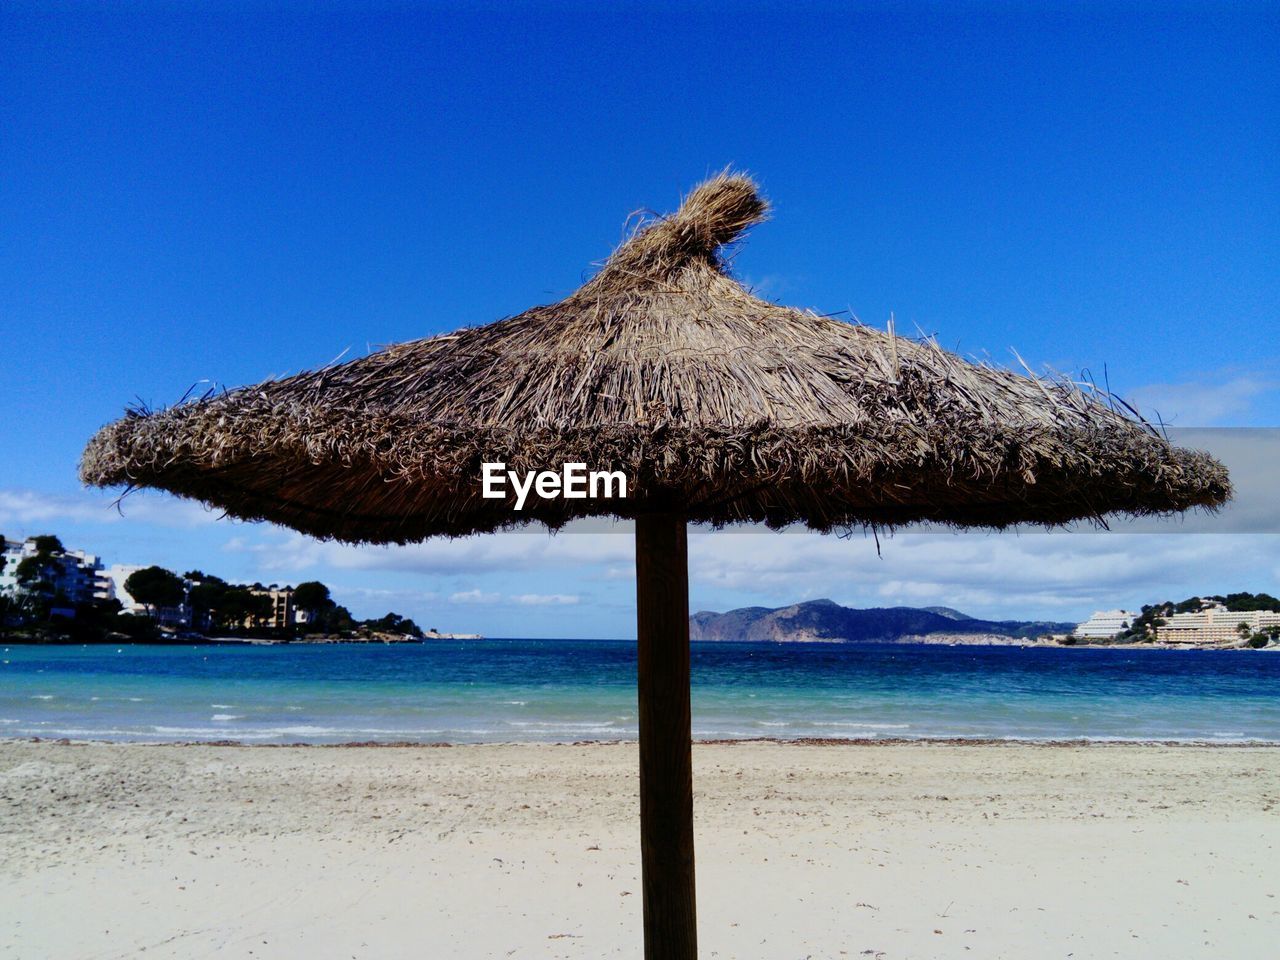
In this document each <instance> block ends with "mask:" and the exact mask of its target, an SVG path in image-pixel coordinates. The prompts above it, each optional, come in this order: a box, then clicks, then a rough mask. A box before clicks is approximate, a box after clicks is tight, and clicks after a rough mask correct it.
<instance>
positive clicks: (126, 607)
mask: <svg viewBox="0 0 1280 960" xmlns="http://www.w3.org/2000/svg"><path fill="white" fill-rule="evenodd" d="M141 569H143V568H142V567H141V566H139V565H138V564H136V563H113V564H112V565H111V566H109V567H107V584H108V590H109V592H108V596H109V597H111V598H114V599H116V600H119V601H120V609H121V612H123V613H132V614H136V615H137V616H140V617H141V616H146V614H147V608H146V607H145V606H143V605H142V604H140V603H138V601H137V600H135V599H133V597H132V596H130V594H129V591H128V590H126V589H125V588H124V582H125V581H126V580H128V579H129V577H130V576H131V575H132V574H134V573H136V572H137V571H139V570H141Z"/></svg>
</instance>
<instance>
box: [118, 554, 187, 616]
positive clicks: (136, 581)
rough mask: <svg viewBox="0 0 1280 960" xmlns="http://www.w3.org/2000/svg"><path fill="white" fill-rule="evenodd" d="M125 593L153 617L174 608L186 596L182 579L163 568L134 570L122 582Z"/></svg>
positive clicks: (153, 567) (152, 567)
mask: <svg viewBox="0 0 1280 960" xmlns="http://www.w3.org/2000/svg"><path fill="white" fill-rule="evenodd" d="M124 588H125V591H126V592H128V594H129V596H131V597H133V599H134V600H136V601H137V602H138V603H140V604H142V605H143V606H144V607H146V608H147V612H148V613H150V614H151V615H152V616H153V617H154V616H155V613H156V611H157V610H160V609H161V608H165V607H176V606H178V605H179V604H181V603H182V600H183V597H184V596H185V595H186V585H185V584H184V583H183V582H182V578H181V577H179V576H178V575H177V574H176V573H174V572H173V571H171V570H166V569H165V568H164V567H156V566H151V567H143V568H142V569H141V570H135V571H134V572H133V573H131V574H129V576H128V577H127V578H126V579H125V581H124Z"/></svg>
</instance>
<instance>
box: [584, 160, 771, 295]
mask: <svg viewBox="0 0 1280 960" xmlns="http://www.w3.org/2000/svg"><path fill="white" fill-rule="evenodd" d="M768 213H769V201H767V200H766V199H765V198H764V197H763V196H762V195H761V193H760V188H759V186H757V185H756V182H755V181H754V180H752V179H751V178H750V177H749V176H747V175H746V174H742V173H732V172H730V171H728V170H726V171H724V172H723V173H719V174H717V175H716V176H714V177H712V178H711V179H710V180H705V181H703V182H702V183H701V184H699V185H698V186H697V187H696V188H695V189H694V190H693V192H692V193H690V194H689V195H688V196H687V197H685V198H684V202H683V203H681V204H680V209H679V210H677V211H676V212H675V213H673V214H671V215H670V216H668V217H662V218H660V219H658V220H654V221H650V222H649V223H646V224H644V225H643V226H642V227H641V228H640V229H639V230H637V231H636V233H635V234H634V235H633V236H632V237H631V239H629V240H628V241H627V242H626V243H624V244H623V245H622V246H621V247H619V248H618V249H617V250H616V251H614V253H613V256H611V257H610V258H609V261H608V263H606V264H605V269H606V270H608V269H609V268H610V267H617V268H619V269H620V270H626V271H636V270H644V271H646V272H656V273H669V272H671V271H673V270H676V269H678V268H679V267H681V266H683V265H684V264H686V263H688V262H689V261H690V260H703V261H706V260H711V261H713V262H716V263H719V259H718V253H717V251H718V250H719V249H720V248H721V247H723V246H724V245H725V244H728V243H732V242H733V241H735V240H737V239H738V238H739V237H740V236H741V235H742V234H743V232H744V231H745V230H746V229H747V228H748V227H751V226H753V225H754V224H757V223H760V222H761V221H762V220H764V219H765V218H766V217H767V216H768Z"/></svg>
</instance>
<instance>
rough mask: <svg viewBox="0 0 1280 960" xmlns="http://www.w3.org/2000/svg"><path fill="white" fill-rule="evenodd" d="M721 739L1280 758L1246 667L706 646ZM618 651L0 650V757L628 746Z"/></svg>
mask: <svg viewBox="0 0 1280 960" xmlns="http://www.w3.org/2000/svg"><path fill="white" fill-rule="evenodd" d="M692 671H693V681H692V699H693V732H694V737H695V739H698V740H717V739H755V738H767V739H779V740H795V739H878V740H884V739H906V740H919V739H933V738H963V739H994V740H1031V741H1049V740H1091V741H1123V740H1159V741H1205V742H1212V743H1257V742H1265V743H1280V655H1277V654H1275V653H1269V652H1260V651H1206V650H1132V649H1124V650H1119V649H1100V648H1089V649H1078V648H1076V649H1055V648H1044V647H999V646H990V647H987V646H938V645H913V644H832V643H821V644H817V643H786V644H781V643H711V642H701V643H699V642H695V643H694V644H693V649H692ZM635 673H636V650H635V644H634V642H630V641H606V640H600V641H591V640H519V639H511V640H500V639H486V640H466V641H434V642H428V643H421V644H416V643H415V644H333V645H302V644H295V645H275V646H257V645H249V644H200V645H173V646H168V645H164V646H157V645H145V646H115V645H111V646H103V645H93V646H83V647H80V646H31V645H16V644H15V645H11V646H6V647H3V648H0V738H29V737H40V738H51V739H56V738H71V739H81V740H114V741H145V742H188V741H226V740H234V741H240V742H243V743H246V744H282V743H311V744H331V743H352V742H356V743H360V742H369V741H373V742H404V741H407V742H414V743H490V742H575V741H584V740H591V741H601V740H630V739H634V738H635V737H636V693H635Z"/></svg>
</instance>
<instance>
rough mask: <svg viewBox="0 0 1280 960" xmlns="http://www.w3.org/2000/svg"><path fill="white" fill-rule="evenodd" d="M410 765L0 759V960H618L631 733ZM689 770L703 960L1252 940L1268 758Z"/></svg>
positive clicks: (795, 759) (850, 760)
mask: <svg viewBox="0 0 1280 960" xmlns="http://www.w3.org/2000/svg"><path fill="white" fill-rule="evenodd" d="M415 746H418V747H419V749H416V750H408V749H398V750H391V749H379V750H361V749H350V748H346V749H305V750H302V749H280V748H277V749H270V750H263V749H250V748H248V747H233V746H211V745H208V744H192V745H185V746H181V747H179V746H175V745H167V744H121V743H114V744H104V743H86V744H75V745H73V746H69V747H68V746H62V745H60V744H57V743H54V742H40V743H29V742H20V743H18V742H0V785H2V786H3V788H4V789H3V790H2V791H0V798H2V799H0V806H2V808H3V810H4V817H3V821H0V822H3V823H4V824H5V827H4V830H5V837H6V839H5V843H6V852H7V856H6V857H4V858H2V859H0V897H4V898H5V902H8V903H11V904H14V905H16V909H15V910H14V911H13V913H12V916H13V918H14V922H12V923H8V924H6V925H3V929H0V955H10V956H58V957H61V958H66V960H81V958H83V960H88V958H89V957H100V956H104V955H105V956H126V955H134V954H136V953H140V952H141V950H142V949H143V948H146V955H147V956H149V957H170V958H178V957H189V956H192V955H196V954H203V953H208V952H217V951H223V952H227V953H230V954H233V955H237V956H238V955H248V951H250V950H252V951H253V956H254V958H255V960H285V958H296V957H299V956H314V957H318V958H329V957H335V958H336V957H349V956H356V957H361V958H364V957H379V958H389V960H397V958H405V960H408V958H410V957H420V956H446V957H480V956H499V957H502V956H512V957H516V958H518V957H521V956H525V957H565V958H569V957H574V958H578V957H605V958H612V957H629V956H634V953H635V949H636V946H635V945H636V943H637V942H638V941H637V935H638V932H639V925H640V917H639V910H640V904H639V891H640V887H639V854H638V846H637V837H636V831H635V815H636V812H637V802H638V801H637V794H636V790H637V779H636V777H637V773H636V754H637V748H636V745H635V744H634V743H592V744H578V745H561V744H519V745H511V744H480V745H463V746H453V747H449V748H438V747H435V748H433V747H427V746H423V745H415ZM819 747H820V748H819ZM868 747H874V748H875V749H868ZM693 756H694V770H695V777H694V784H695V786H694V789H695V817H696V827H697V836H698V851H697V857H698V872H699V881H700V885H699V906H700V909H701V913H700V920H699V928H700V938H701V942H702V949H703V952H704V953H705V955H707V956H711V955H713V954H715V953H718V954H719V955H720V956H726V957H728V956H732V957H737V958H744V960H745V958H761V960H764V958H770V960H772V958H776V957H779V956H798V957H803V956H806V955H813V956H824V957H825V956H831V957H837V956H840V955H841V953H842V951H843V952H844V954H845V955H848V956H861V955H863V954H864V952H865V951H871V952H870V953H866V954H865V955H867V956H875V955H880V956H882V957H884V958H886V960H892V958H901V957H911V956H917V957H918V956H929V957H934V958H952V957H972V956H983V957H997V958H1003V957H1008V958H1014V957H1017V958H1025V957H1028V956H1040V955H1045V954H1046V950H1047V949H1050V948H1052V950H1051V952H1053V953H1054V955H1065V954H1068V953H1074V954H1075V955H1076V956H1100V955H1106V956H1118V957H1122V958H1133V960H1138V958H1145V957H1149V956H1159V955H1164V956H1178V957H1180V958H1188V960H1197V958H1206V960H1207V958H1211V957H1212V958H1215V960H1216V958H1219V957H1221V956H1231V957H1233V958H1240V960H1252V958H1259V960H1260V958H1262V957H1264V956H1266V955H1267V954H1266V952H1265V949H1266V948H1265V945H1266V944H1270V943H1274V942H1275V941H1276V938H1277V936H1280V899H1278V898H1280V858H1277V857H1276V855H1275V854H1276V847H1277V845H1278V838H1280V751H1278V750H1276V749H1274V748H1273V747H1271V746H1261V747H1249V746H1240V747H1238V748H1234V749H1229V750H1223V749H1217V748H1216V745H1215V746H1213V747H1209V746H1197V745H1191V744H1179V745H1176V746H1169V745H1162V744H1141V745H1135V744H1110V743H1109V744H1088V745H1087V746H1086V745H1081V744H1057V745H1047V744H1029V743H1008V742H995V743H992V742H988V743H982V744H975V743H968V742H966V743H964V744H961V745H957V744H952V743H937V742H914V743H884V742H880V741H869V742H864V743H828V742H825V741H824V742H822V743H821V744H794V743H779V742H760V741H753V742H734V743H731V744H716V743H697V744H695V745H694V747H693ZM68 913H74V914H75V915H76V916H77V918H78V921H77V923H75V924H67V923H66V922H65V917H66V916H67V914H68Z"/></svg>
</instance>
